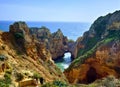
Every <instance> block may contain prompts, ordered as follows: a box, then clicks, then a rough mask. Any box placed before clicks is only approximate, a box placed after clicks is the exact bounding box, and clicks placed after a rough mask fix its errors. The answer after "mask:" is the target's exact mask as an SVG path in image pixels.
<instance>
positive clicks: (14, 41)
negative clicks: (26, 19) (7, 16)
mask: <svg viewBox="0 0 120 87" xmlns="http://www.w3.org/2000/svg"><path fill="white" fill-rule="evenodd" d="M21 23H22V24H21ZM11 26H12V27H11V28H10V32H0V54H2V55H5V56H6V57H7V60H6V61H5V62H6V63H8V65H10V68H9V70H11V72H12V74H11V75H12V76H11V80H12V82H13V84H14V83H15V86H16V87H18V85H17V84H16V83H17V82H16V75H15V73H16V72H19V73H21V74H23V76H24V78H31V79H33V78H32V77H33V75H34V73H38V74H39V75H40V76H41V77H42V78H43V79H44V80H45V82H51V81H54V80H56V79H60V80H62V81H67V80H66V78H65V76H64V74H63V73H62V72H61V71H60V69H59V68H58V67H56V65H55V64H54V62H53V60H52V57H51V54H50V52H49V50H47V49H46V46H45V44H43V43H41V42H40V41H38V40H37V39H36V38H34V37H33V36H31V35H30V34H29V28H28V27H27V25H26V24H25V23H23V22H16V23H14V24H13V25H11ZM17 29H18V30H17ZM21 31H22V33H21ZM23 32H24V33H23ZM16 33H17V34H18V37H16ZM21 34H22V35H23V37H22V36H21ZM19 42H21V43H19ZM22 43H24V44H22ZM3 62H4V61H3ZM6 70H8V69H7V68H4V69H2V65H0V76H1V75H3V76H1V77H4V72H6ZM28 72H30V73H28ZM1 73H3V74H1Z"/></svg>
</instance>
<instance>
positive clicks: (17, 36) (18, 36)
mask: <svg viewBox="0 0 120 87" xmlns="http://www.w3.org/2000/svg"><path fill="white" fill-rule="evenodd" d="M14 35H15V38H16V39H20V38H22V39H23V38H24V35H23V33H15V34H14Z"/></svg>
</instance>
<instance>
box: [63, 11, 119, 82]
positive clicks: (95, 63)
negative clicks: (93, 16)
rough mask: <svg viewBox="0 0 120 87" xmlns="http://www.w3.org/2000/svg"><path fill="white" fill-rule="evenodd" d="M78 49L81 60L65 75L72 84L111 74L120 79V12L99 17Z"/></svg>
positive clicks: (79, 42)
mask: <svg viewBox="0 0 120 87" xmlns="http://www.w3.org/2000/svg"><path fill="white" fill-rule="evenodd" d="M76 46H77V48H76V49H77V58H76V59H75V60H74V61H73V62H72V64H71V65H70V67H69V68H68V69H67V70H65V72H64V73H65V75H66V77H67V78H68V80H69V82H70V83H91V82H93V81H95V80H96V79H101V78H103V77H106V76H108V75H113V76H115V77H119V76H120V71H119V69H120V64H119V60H120V11H116V12H114V13H112V14H108V15H106V16H101V17H99V18H98V19H97V20H96V21H95V22H94V23H93V24H92V26H91V27H90V29H89V31H87V32H85V33H84V35H83V37H81V38H79V39H78V41H77V45H76ZM93 72H94V73H93Z"/></svg>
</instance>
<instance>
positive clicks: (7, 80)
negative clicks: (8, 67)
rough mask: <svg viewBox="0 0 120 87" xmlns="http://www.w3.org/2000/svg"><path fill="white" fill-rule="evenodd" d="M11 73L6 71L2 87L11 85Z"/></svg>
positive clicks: (1, 80)
mask: <svg viewBox="0 0 120 87" xmlns="http://www.w3.org/2000/svg"><path fill="white" fill-rule="evenodd" d="M11 81H12V80H11V73H10V72H8V71H6V72H5V75H4V79H0V87H9V85H10V84H11Z"/></svg>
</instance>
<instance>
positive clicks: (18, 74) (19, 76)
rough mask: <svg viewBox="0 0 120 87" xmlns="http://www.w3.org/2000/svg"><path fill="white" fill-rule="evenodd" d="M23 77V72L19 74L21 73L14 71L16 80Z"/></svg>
mask: <svg viewBox="0 0 120 87" xmlns="http://www.w3.org/2000/svg"><path fill="white" fill-rule="evenodd" d="M23 78H24V75H23V74H21V73H16V81H21V80H23Z"/></svg>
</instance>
